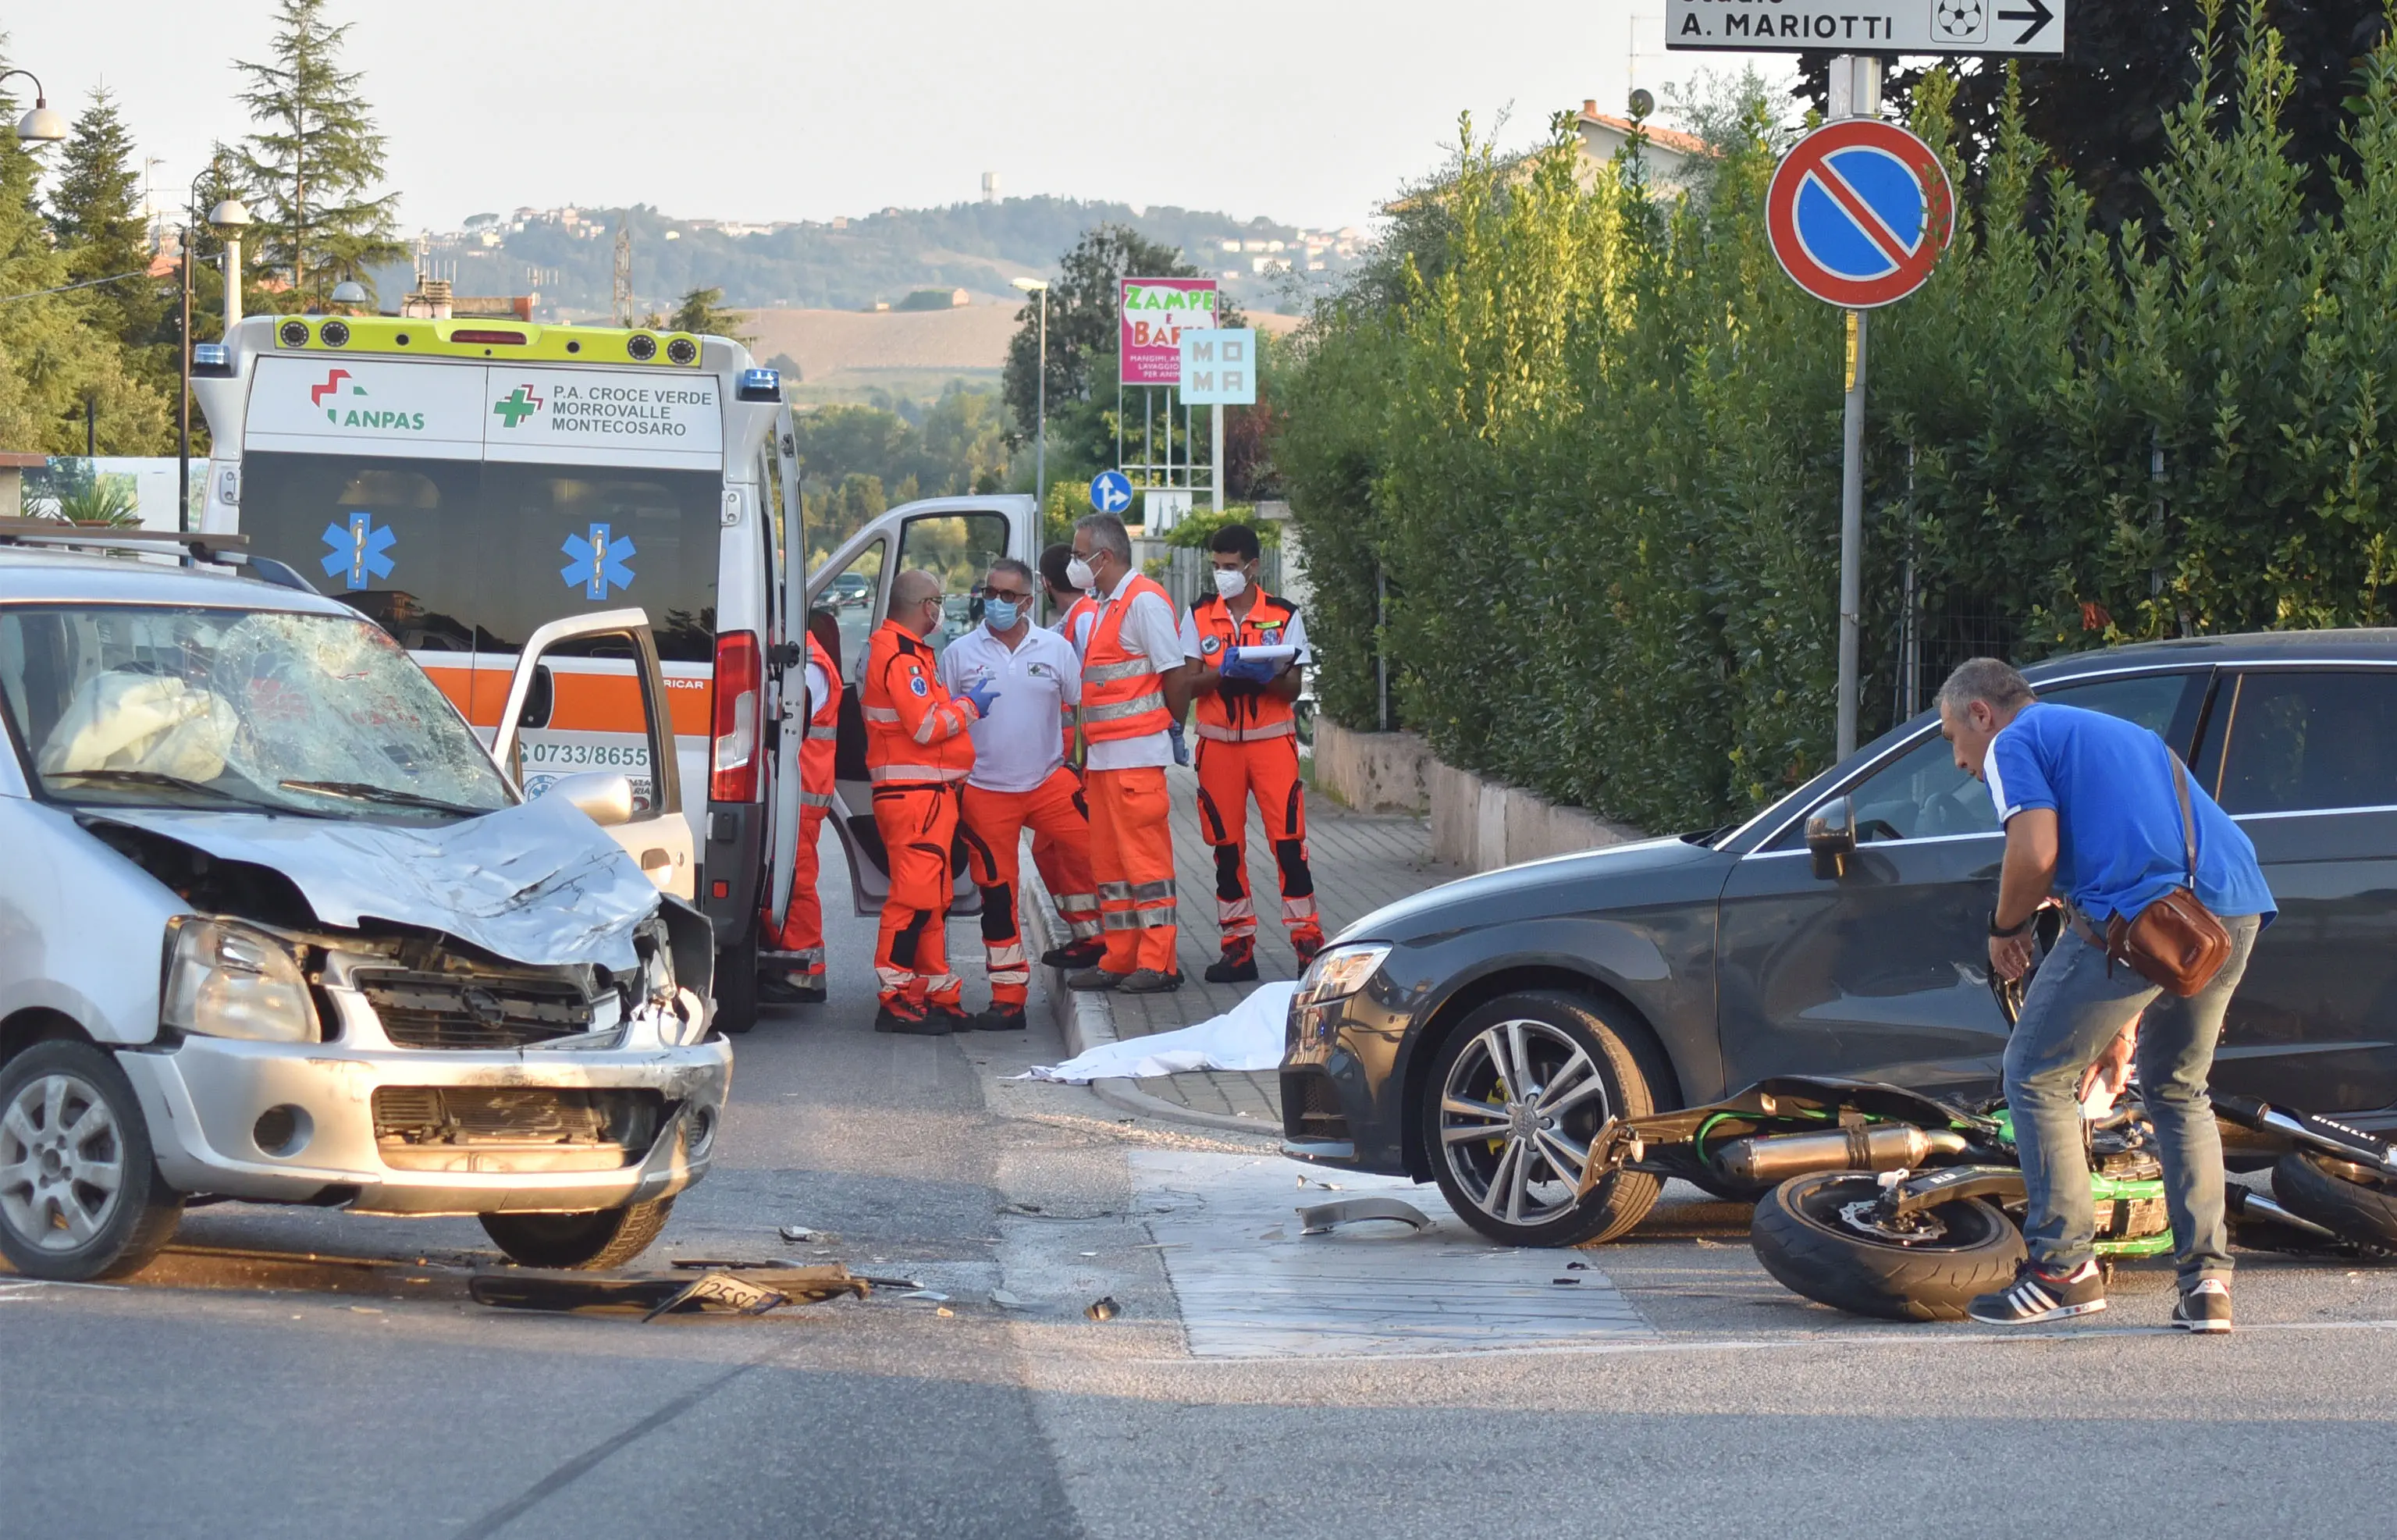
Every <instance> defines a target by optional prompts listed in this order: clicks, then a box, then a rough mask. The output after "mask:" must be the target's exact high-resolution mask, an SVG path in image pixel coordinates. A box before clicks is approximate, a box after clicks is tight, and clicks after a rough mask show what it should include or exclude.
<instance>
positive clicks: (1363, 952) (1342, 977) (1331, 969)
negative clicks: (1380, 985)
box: [1292, 941, 1390, 1010]
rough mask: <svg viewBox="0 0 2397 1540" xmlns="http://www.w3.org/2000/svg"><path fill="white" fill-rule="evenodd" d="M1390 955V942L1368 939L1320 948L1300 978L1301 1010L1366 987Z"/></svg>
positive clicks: (1297, 1004)
mask: <svg viewBox="0 0 2397 1540" xmlns="http://www.w3.org/2000/svg"><path fill="white" fill-rule="evenodd" d="M1389 955H1390V947H1389V944H1388V943H1387V942H1378V941H1374V942H1365V943H1362V944H1359V945H1354V946H1334V947H1332V949H1331V950H1330V951H1328V952H1319V953H1317V954H1316V956H1315V960H1314V961H1313V962H1310V963H1308V964H1307V965H1306V973H1305V975H1304V976H1302V977H1301V978H1300V979H1299V981H1298V996H1297V998H1296V999H1295V1000H1294V1001H1293V1002H1292V1003H1293V1004H1295V1005H1296V1006H1298V1007H1299V1008H1300V1009H1301V1010H1304V1009H1306V1007H1308V1006H1312V1005H1325V1004H1329V1003H1330V1002H1331V1001H1332V1000H1339V999H1346V998H1348V997H1349V996H1351V995H1353V994H1355V993H1357V991H1358V990H1359V989H1362V988H1364V987H1365V982H1366V981H1367V980H1368V979H1371V978H1372V977H1373V971H1374V970H1375V969H1377V968H1379V967H1381V966H1382V959H1383V958H1384V957H1388V956H1389Z"/></svg>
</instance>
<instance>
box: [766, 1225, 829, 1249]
mask: <svg viewBox="0 0 2397 1540" xmlns="http://www.w3.org/2000/svg"><path fill="white" fill-rule="evenodd" d="M775 1233H776V1234H778V1235H780V1236H781V1237H782V1238H783V1239H785V1240H787V1241H789V1242H790V1243H791V1244H792V1245H794V1246H829V1245H831V1244H833V1243H834V1242H835V1241H837V1240H838V1239H840V1237H839V1236H837V1235H836V1234H835V1233H833V1232H832V1231H830V1230H816V1229H810V1228H809V1227H808V1226H807V1225H783V1227H782V1228H781V1229H780V1230H779V1231H777V1232H775Z"/></svg>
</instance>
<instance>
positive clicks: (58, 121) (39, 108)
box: [0, 70, 67, 144]
mask: <svg viewBox="0 0 2397 1540" xmlns="http://www.w3.org/2000/svg"><path fill="white" fill-rule="evenodd" d="M20 74H21V75H23V76H24V77H25V78H26V79H28V80H30V81H32V82H33V111H32V112H30V113H27V114H25V115H24V116H23V117H20V118H19V119H18V120H17V137H18V138H19V139H20V140H23V141H25V142H26V143H28V144H56V143H57V142H58V141H60V140H62V139H64V138H66V137H67V118H66V114H64V113H61V112H60V111H59V110H58V109H56V108H54V107H52V106H51V105H50V104H49V101H48V100H47V98H45V97H44V96H43V94H42V82H41V79H40V77H39V76H37V75H35V74H33V71H31V70H0V81H5V80H7V79H8V77H9V76H11V75H20Z"/></svg>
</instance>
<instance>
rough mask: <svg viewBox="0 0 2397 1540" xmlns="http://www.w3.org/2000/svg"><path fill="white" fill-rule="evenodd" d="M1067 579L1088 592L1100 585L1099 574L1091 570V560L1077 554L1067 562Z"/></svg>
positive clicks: (1084, 591)
mask: <svg viewBox="0 0 2397 1540" xmlns="http://www.w3.org/2000/svg"><path fill="white" fill-rule="evenodd" d="M1065 581H1066V582H1067V583H1072V584H1073V585H1074V586H1075V587H1077V588H1078V589H1080V590H1081V591H1082V592H1083V593H1085V594H1087V593H1089V592H1090V591H1091V589H1093V588H1096V587H1097V586H1098V585H1099V575H1098V574H1097V573H1096V572H1093V571H1091V564H1090V563H1089V562H1087V561H1084V560H1083V559H1082V558H1081V557H1079V556H1076V557H1075V558H1074V559H1073V560H1071V561H1069V562H1067V563H1066V564H1065Z"/></svg>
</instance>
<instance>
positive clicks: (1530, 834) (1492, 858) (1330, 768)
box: [1315, 718, 1645, 872]
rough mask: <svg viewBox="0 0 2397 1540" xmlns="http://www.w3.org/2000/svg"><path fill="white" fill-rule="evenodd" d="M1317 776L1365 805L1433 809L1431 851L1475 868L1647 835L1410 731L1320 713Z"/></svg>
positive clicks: (1344, 797)
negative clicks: (1442, 753)
mask: <svg viewBox="0 0 2397 1540" xmlns="http://www.w3.org/2000/svg"><path fill="white" fill-rule="evenodd" d="M1315 781H1316V784H1317V785H1319V786H1321V787H1323V788H1325V789H1326V790H1328V791H1330V792H1331V793H1332V796H1334V797H1338V798H1339V799H1340V800H1341V801H1343V802H1345V803H1346V804H1348V806H1350V807H1352V808H1356V809H1358V810H1360V811H1366V812H1396V811H1408V812H1418V813H1420V812H1428V813H1429V814H1430V817H1431V847H1432V858H1433V859H1434V860H1436V861H1445V862H1453V863H1454V864H1458V865H1461V866H1466V867H1469V868H1470V869H1472V870H1474V871H1477V872H1487V871H1493V870H1495V869H1496V868H1498V867H1500V866H1511V865H1514V864H1517V863H1518V862H1524V861H1537V860H1539V859H1540V858H1542V857H1543V856H1551V855H1566V854H1569V853H1571V852H1573V851H1574V850H1596V849H1598V848H1599V847H1600V846H1602V845H1620V844H1622V843H1624V842H1625V841H1627V840H1633V839H1641V838H1645V836H1644V835H1642V834H1641V833H1640V831H1639V830H1637V829H1634V828H1632V827H1630V826H1629V825H1627V824H1616V823H1614V822H1612V821H1610V820H1607V819H1603V818H1600V817H1599V816H1598V815H1597V814H1596V813H1593V812H1590V811H1588V810H1586V809H1582V808H1560V807H1558V806H1557V805H1556V804H1554V803H1552V802H1548V801H1545V800H1543V799H1542V798H1540V797H1534V796H1533V795H1532V794H1531V793H1530V792H1527V791H1523V790H1521V789H1520V788H1518V787H1514V786H1509V785H1506V784H1505V783H1502V782H1497V781H1490V780H1485V779H1484V778H1482V777H1481V776H1479V775H1476V774H1474V773H1473V772H1472V771H1471V770H1458V769H1456V768H1455V767H1454V766H1453V765H1448V764H1443V763H1442V762H1441V761H1440V759H1439V758H1438V757H1435V756H1434V755H1433V754H1432V752H1431V751H1430V749H1428V748H1426V746H1425V744H1424V741H1423V740H1422V739H1421V738H1419V737H1417V736H1415V735H1414V734H1413V733H1412V732H1353V731H1350V730H1348V729H1346V728H1344V727H1342V726H1340V725H1339V724H1338V723H1336V722H1330V721H1324V720H1322V719H1320V718H1319V719H1318V720H1317V722H1316V727H1315Z"/></svg>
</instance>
